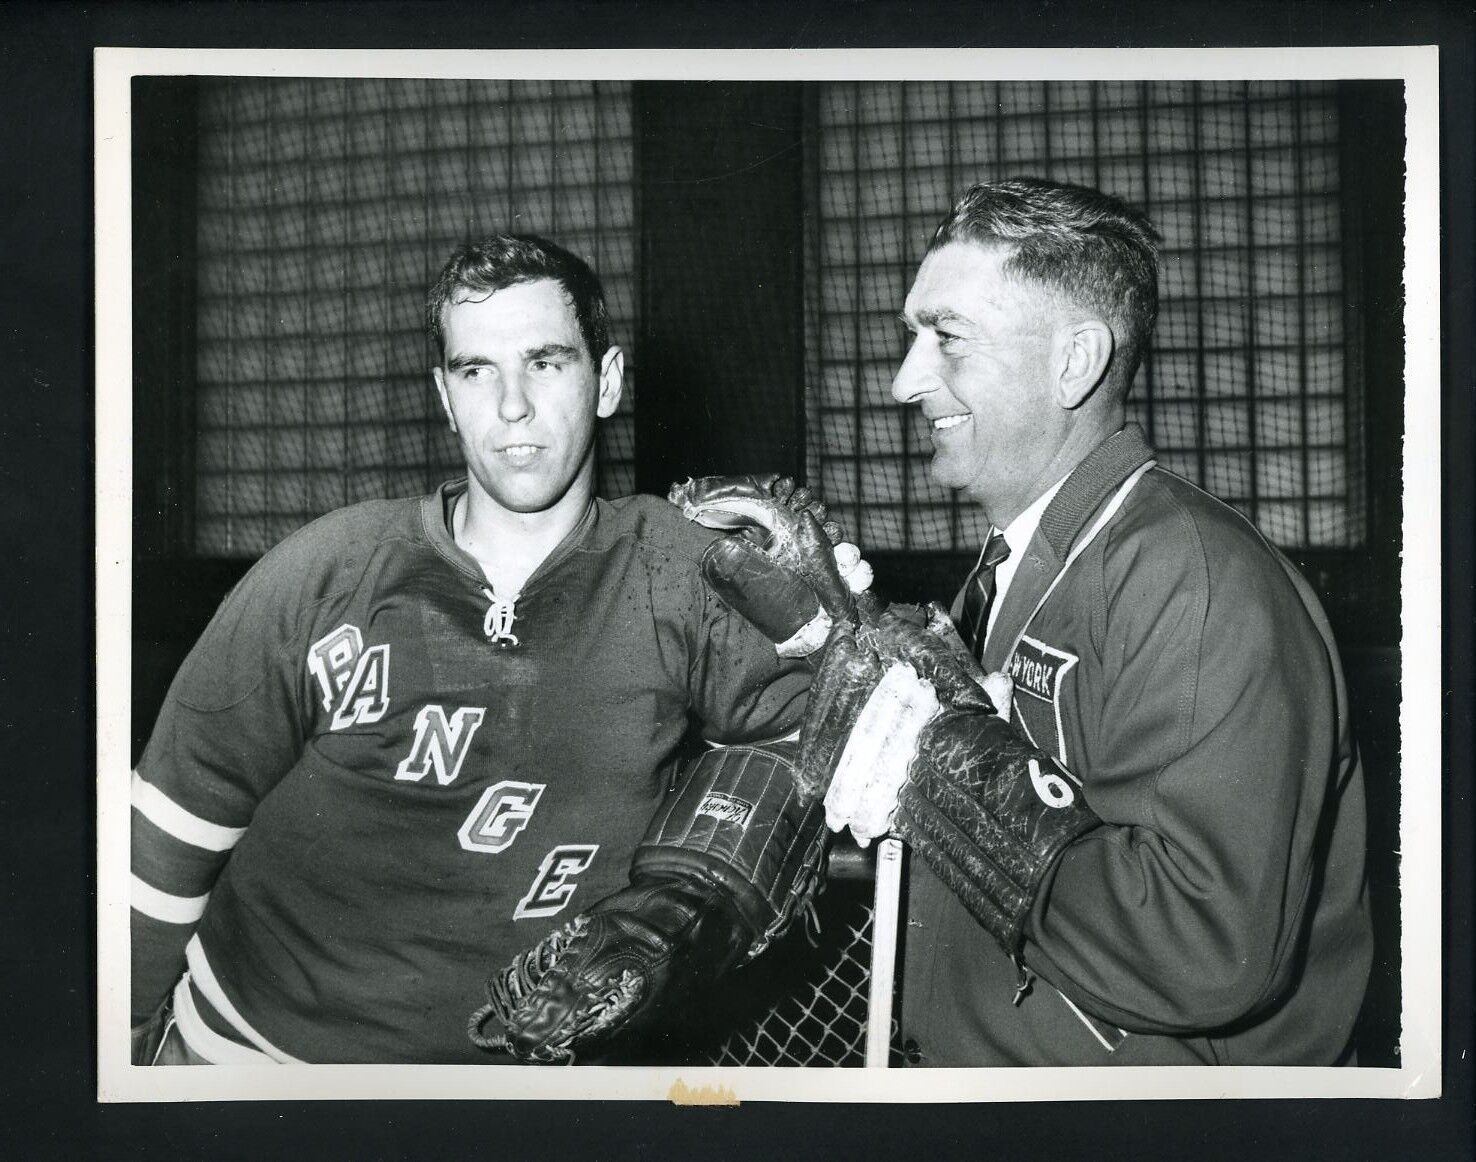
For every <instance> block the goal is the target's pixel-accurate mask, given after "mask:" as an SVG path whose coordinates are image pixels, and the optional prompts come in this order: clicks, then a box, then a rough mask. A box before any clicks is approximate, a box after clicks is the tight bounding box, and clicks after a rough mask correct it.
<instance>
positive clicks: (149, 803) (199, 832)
mask: <svg viewBox="0 0 1476 1162" xmlns="http://www.w3.org/2000/svg"><path fill="white" fill-rule="evenodd" d="M131 791H132V800H133V806H134V807H135V808H136V809H137V810H138V813H139V814H140V815H142V816H143V817H144V818H145V819H147V820H148V821H149V822H150V823H152V824H153V825H154V826H155V827H157V828H158V829H159V830H160V831H163V832H165V833H166V834H168V835H172V836H173V837H174V838H175V839H178V840H179V841H180V842H182V843H188V844H190V845H191V846H193V847H200V848H204V849H205V850H206V851H230V850H231V848H233V847H235V846H236V844H237V843H239V842H240V840H241V836H243V835H245V834H246V828H244V827H222V826H221V825H220V824H218V823H211V822H210V821H209V820H207V819H201V818H200V817H199V816H198V815H196V814H194V813H193V812H191V811H187V810H185V809H184V808H183V807H181V806H180V805H179V804H178V803H176V802H175V801H174V800H173V799H171V798H170V797H169V796H168V795H166V794H164V792H163V791H161V790H159V788H158V787H155V786H153V785H151V784H150V783H148V782H147V781H145V779H144V777H143V776H142V775H140V774H139V773H138V772H137V771H134V772H133V783H132V788H131Z"/></svg>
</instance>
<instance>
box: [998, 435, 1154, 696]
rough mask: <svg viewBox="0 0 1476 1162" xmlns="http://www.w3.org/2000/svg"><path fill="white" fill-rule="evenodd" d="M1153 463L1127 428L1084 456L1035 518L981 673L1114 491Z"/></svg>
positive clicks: (1018, 630)
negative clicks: (1033, 534)
mask: <svg viewBox="0 0 1476 1162" xmlns="http://www.w3.org/2000/svg"><path fill="white" fill-rule="evenodd" d="M1152 458H1153V449H1152V448H1150V447H1149V446H1148V441H1147V440H1146V439H1145V438H1144V436H1143V429H1142V428H1140V427H1138V426H1137V425H1136V424H1128V425H1127V426H1125V427H1124V428H1122V429H1121V430H1120V431H1117V432H1114V433H1113V434H1112V435H1111V436H1109V437H1107V439H1105V440H1103V441H1102V443H1100V444H1098V445H1097V446H1096V447H1095V448H1094V449H1092V451H1091V452H1089V453H1088V454H1087V456H1086V458H1085V459H1084V460H1082V462H1081V463H1080V464H1078V465H1077V466H1076V467H1075V468H1074V469H1073V470H1072V472H1071V475H1070V476H1068V477H1067V478H1066V482H1065V483H1064V484H1063V485H1061V489H1060V491H1059V492H1057V493H1056V495H1055V497H1054V498H1053V499H1052V500H1051V503H1050V504H1048V505H1047V506H1046V510H1045V512H1044V513H1042V514H1041V518H1040V527H1039V528H1037V529H1036V530H1035V536H1034V537H1032V538H1031V540H1030V544H1029V545H1028V546H1027V547H1026V549H1025V558H1024V560H1022V561H1021V562H1020V567H1019V568H1018V569H1017V570H1016V572H1015V579H1014V581H1012V582H1011V584H1010V588H1009V591H1008V592H1007V593H1006V594H1005V596H1004V604H1003V605H1002V606H1001V607H1000V610H999V616H998V617H997V618H996V619H995V622H994V626H993V629H992V630H991V631H990V634H989V643H988V645H987V646H986V647H985V650H984V669H985V670H986V671H990V672H992V671H995V670H998V669H1000V668H1001V667H1003V666H1004V665H1005V664H1006V662H1007V661H1008V658H1006V657H1004V656H1003V655H1004V653H1005V651H1006V650H1007V649H1009V647H1010V646H1011V645H1013V643H1014V642H1015V640H1016V639H1017V638H1018V637H1019V636H1020V634H1021V632H1022V631H1023V630H1024V629H1025V626H1026V623H1027V622H1028V621H1029V619H1030V617H1031V615H1032V613H1033V611H1034V609H1035V607H1036V604H1037V603H1038V602H1039V601H1040V598H1041V595H1042V594H1043V593H1045V591H1046V590H1047V589H1048V588H1049V587H1050V585H1051V582H1053V581H1054V580H1055V579H1056V576H1057V574H1059V573H1060V572H1061V569H1062V568H1063V566H1064V564H1065V561H1066V558H1067V556H1069V555H1070V553H1071V546H1072V545H1073V544H1074V543H1075V541H1076V538H1077V537H1078V536H1080V535H1081V533H1082V530H1083V529H1085V528H1086V526H1087V524H1088V523H1089V522H1090V521H1091V519H1092V517H1093V516H1094V515H1095V514H1096V512H1097V511H1098V510H1099V509H1100V508H1101V507H1102V505H1103V504H1105V503H1106V502H1107V500H1108V498H1109V497H1111V496H1112V494H1113V493H1114V492H1115V491H1116V490H1117V488H1118V487H1119V486H1120V485H1121V484H1122V482H1123V481H1124V480H1126V479H1127V478H1128V477H1129V476H1131V475H1132V474H1133V473H1134V472H1136V471H1137V470H1138V469H1139V468H1141V467H1142V466H1143V465H1144V464H1146V463H1147V462H1148V461H1149V460H1151V459H1152Z"/></svg>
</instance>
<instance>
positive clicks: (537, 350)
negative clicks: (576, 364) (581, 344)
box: [523, 343, 579, 360]
mask: <svg viewBox="0 0 1476 1162" xmlns="http://www.w3.org/2000/svg"><path fill="white" fill-rule="evenodd" d="M550 357H558V358H560V359H578V358H579V348H578V347H570V346H569V345H568V344H567V343H545V344H543V345H542V346H541V347H534V348H532V349H531V350H529V351H524V352H523V358H524V359H528V360H533V359H548V358H550Z"/></svg>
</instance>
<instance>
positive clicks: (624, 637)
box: [133, 483, 807, 1062]
mask: <svg viewBox="0 0 1476 1162" xmlns="http://www.w3.org/2000/svg"><path fill="white" fill-rule="evenodd" d="M463 488H464V484H461V483H455V484H451V485H447V486H445V487H443V488H442V489H441V490H440V491H439V492H438V493H436V494H435V495H433V496H430V497H426V498H423V499H420V500H412V501H399V502H374V503H370V504H365V505H359V506H355V507H353V508H350V509H345V510H342V511H340V512H338V513H333V514H330V515H329V516H327V517H324V518H322V519H321V520H319V521H317V522H315V523H314V524H312V525H310V526H308V527H307V528H306V529H304V530H302V531H300V532H299V533H297V534H296V535H294V536H293V537H291V538H289V539H288V540H287V541H285V542H284V543H283V544H282V545H280V546H279V547H278V548H277V549H275V550H273V552H272V553H270V554H268V555H267V557H265V558H264V559H263V560H262V561H261V562H260V563H259V564H258V565H257V566H256V567H255V568H254V569H253V570H252V571H251V573H250V574H248V576H247V577H246V578H245V579H244V580H243V581H242V582H241V584H240V585H239V586H238V587H237V589H236V590H235V591H234V592H233V593H232V594H231V596H230V597H229V598H228V599H227V601H226V602H225V604H224V605H223V606H222V608H221V610H220V612H219V613H218V614H217V615H216V617H215V619H214V621H213V622H212V623H211V625H210V627H209V628H208V629H207V631H206V633H205V634H204V636H203V637H202V639H201V641H200V643H199V644H198V645H197V647H196V648H195V650H194V651H193V652H192V654H191V655H190V657H189V659H188V660H187V661H186V662H185V664H184V666H183V667H182V668H181V671H180V673H179V675H178V677H177V678H176V680H175V683H174V685H173V687H172V688H171V691H170V694H169V698H168V700H167V702H166V705H165V707H164V709H163V710H162V712H161V714H160V717H159V721H158V724H157V726H156V729H155V732H154V735H153V737H152V739H151V741H150V744H149V746H148V749H147V751H146V753H145V755H144V758H143V761H142V762H141V764H140V768H139V772H138V775H137V778H136V780H135V796H134V803H135V808H136V809H135V812H134V827H133V839H134V842H133V857H134V897H133V899H134V985H135V991H134V1008H135V1017H136V1018H137V1017H139V1016H146V1015H147V1013H148V1011H150V1010H151V1009H152V1007H153V1006H154V1005H155V1004H157V1002H158V1000H159V999H160V998H161V997H162V996H163V995H164V993H165V992H166V991H167V990H168V988H169V987H170V986H171V985H172V984H173V983H174V978H175V977H177V976H178V973H179V970H180V968H181V966H182V964H183V961H184V949H185V946H186V943H187V942H190V940H191V937H192V936H194V937H195V938H196V939H195V940H194V942H193V943H192V944H191V946H190V955H189V969H190V987H191V989H192V994H191V997H190V1000H189V1002H187V1006H186V1007H189V1005H190V1004H193V1006H194V1008H195V1009H196V1010H198V1011H197V1013H194V1014H192V1015H191V1018H190V1019H191V1020H195V1019H197V1018H198V1020H199V1022H200V1023H202V1024H203V1025H205V1026H207V1027H208V1029H207V1031H205V1032H203V1033H200V1034H199V1036H198V1037H197V1039H199V1040H208V1039H209V1038H210V1037H211V1036H215V1035H219V1036H221V1037H223V1038H225V1039H227V1040H228V1041H230V1042H233V1043H237V1044H244V1045H249V1046H252V1047H254V1049H255V1050H256V1051H259V1052H262V1053H265V1054H266V1055H267V1056H268V1057H273V1058H276V1059H278V1060H288V1059H296V1060H306V1061H344V1062H346V1061H426V1062H455V1061H485V1060H486V1058H485V1056H484V1055H483V1054H481V1053H480V1052H479V1051H478V1050H477V1049H476V1048H475V1047H474V1046H472V1045H471V1043H470V1042H469V1041H468V1040H467V1038H466V1036H465V1032H464V1027H465V1022H466V1015H467V1014H468V1013H470V1012H471V1011H472V1010H473V1009H475V1008H476V1007H477V1006H478V1005H479V1004H480V1003H481V1000H482V997H481V989H482V981H483V980H484V978H485V976H486V974H487V972H488V970H489V969H490V968H491V967H493V966H495V965H497V964H500V963H502V962H505V961H506V960H508V959H510V958H511V957H512V956H513V955H514V954H515V953H516V952H518V951H519V950H521V949H522V948H525V947H527V946H528V945H530V944H532V943H533V942H534V941H536V940H538V939H539V938H540V937H542V936H543V935H544V934H545V933H546V932H547V931H548V930H549V929H550V928H551V927H553V926H555V925H557V924H560V923H563V922H564V921H566V920H568V919H569V918H570V917H571V916H572V915H574V914H575V913H577V912H578V911H580V910H582V909H583V908H585V907H588V906H589V905H591V904H593V903H595V902H596V901H597V900H599V899H600V898H602V897H603V896H605V895H608V894H609V893H611V892H613V891H615V890H617V889H619V888H621V887H623V886H624V885H625V882H626V877H627V873H628V867H629V862H630V857H631V855H632V853H633V851H634V849H635V846H636V844H637V843H638V842H639V840H640V838H641V836H642V835H643V834H644V832H645V829H646V826H647V823H648V822H649V820H650V818H651V816H652V814H653V813H654V812H655V810H656V808H657V806H658V804H659V802H660V800H661V798H662V797H663V794H664V793H665V791H666V789H667V787H668V785H669V780H670V776H671V773H672V770H673V768H674V764H675V756H676V753H677V750H678V747H679V745H680V743H681V740H682V737H683V735H684V733H685V732H686V730H687V728H688V721H689V715H691V716H694V717H695V718H696V719H697V720H698V721H700V722H701V723H702V724H703V726H704V731H705V733H706V734H707V736H708V737H709V738H711V739H713V740H715V741H722V742H742V741H751V740H755V739H759V738H765V737H772V736H774V735H776V734H782V733H785V732H787V731H789V730H790V729H792V728H793V727H794V726H795V725H796V724H797V723H798V719H799V714H800V711H801V710H802V706H803V697H804V690H805V688H806V685H807V678H806V676H805V675H804V673H803V672H802V671H801V670H800V669H799V667H797V666H796V665H794V664H793V663H789V662H785V661H782V660H780V659H777V658H776V657H775V655H774V650H773V647H772V646H771V645H770V644H769V642H768V641H767V640H766V639H764V638H763V637H762V636H761V635H759V634H758V632H757V631H755V630H753V629H752V628H751V627H749V626H748V625H747V623H746V622H744V621H743V620H742V619H741V618H739V617H737V616H736V615H732V614H730V613H729V612H728V611H727V609H726V608H725V607H723V606H722V605H720V604H719V603H718V602H717V600H716V598H715V597H713V596H712V594H711V593H710V592H708V590H707V589H706V586H705V582H704V581H703V580H702V577H701V572H700V569H699V567H698V562H699V561H700V558H701V554H702V551H703V550H704V549H705V547H706V545H707V543H708V542H709V540H710V539H711V535H712V534H709V533H707V532H705V531H704V530H701V529H698V528H697V527H696V526H693V525H691V524H689V523H688V522H686V521H685V520H683V519H682V518H681V517H680V514H679V513H677V512H676V510H675V509H672V508H671V507H670V506H669V505H667V504H665V503H664V502H662V501H658V500H655V499H653V498H650V497H634V498H630V499H628V500H626V501H621V502H615V503H606V502H603V501H596V502H595V503H594V505H593V506H592V507H591V509H590V511H589V512H588V514H587V515H586V517H585V518H584V519H583V521H582V522H581V524H580V525H579V526H578V528H576V529H575V530H574V531H573V532H572V533H571V534H570V536H569V537H568V538H566V540H565V542H564V543H563V544H562V545H561V546H560V547H559V548H558V549H556V550H555V552H554V553H553V554H552V555H551V556H550V557H549V559H548V560H547V561H545V562H544V563H543V565H542V566H540V567H539V569H538V570H537V571H536V572H535V573H534V574H533V576H532V577H530V578H529V580H528V583H527V584H526V585H525V586H524V588H523V592H522V593H521V594H520V595H519V596H518V598H517V599H516V602H515V603H514V602H507V601H501V600H499V599H498V598H497V597H495V595H493V594H492V593H491V591H490V590H489V589H488V588H487V585H486V580H485V578H484V577H483V576H482V574H481V573H480V571H479V570H478V568H477V566H476V565H475V563H474V562H473V561H472V560H471V558H469V557H467V556H466V555H465V554H464V553H462V552H461V551H460V550H459V549H458V548H457V546H456V545H455V543H454V542H453V541H452V539H451V537H450V535H449V533H448V532H447V527H446V519H445V513H446V512H447V511H448V505H449V504H450V503H452V502H453V501H454V499H455V497H456V495H457V494H458V493H459V492H460V491H461V490H462V489H463ZM177 1007H178V1006H177ZM186 1032H187V1033H188V1030H186Z"/></svg>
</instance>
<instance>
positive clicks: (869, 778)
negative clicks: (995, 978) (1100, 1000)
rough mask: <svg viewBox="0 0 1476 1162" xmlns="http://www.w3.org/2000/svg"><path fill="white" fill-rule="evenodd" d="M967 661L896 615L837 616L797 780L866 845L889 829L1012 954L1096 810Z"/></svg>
mask: <svg viewBox="0 0 1476 1162" xmlns="http://www.w3.org/2000/svg"><path fill="white" fill-rule="evenodd" d="M970 666H973V663H972V660H971V659H970V660H969V661H968V662H965V661H964V660H963V659H962V658H961V657H960V655H959V654H958V652H957V650H956V649H954V648H953V647H952V646H950V644H949V643H948V642H947V641H946V640H945V639H944V638H942V637H940V636H939V635H938V634H937V633H935V632H932V631H930V630H928V629H924V628H922V627H919V626H917V625H915V624H913V623H911V622H908V621H907V620H905V619H903V618H899V617H897V616H895V615H894V614H891V613H887V614H884V615H882V617H881V618H880V621H879V624H878V625H877V626H876V627H875V628H867V627H863V628H862V629H861V630H860V631H859V633H856V634H853V633H852V632H851V631H850V630H849V629H848V627H843V626H838V627H837V630H836V633H835V634H834V635H833V641H832V645H831V646H830V648H829V649H828V650H827V654H826V659H825V663H824V665H823V666H822V667H821V670H820V673H819V674H818V675H817V676H816V680H815V684H814V687H813V688H812V690H811V694H810V709H809V712H808V714H807V717H806V722H805V726H804V730H803V732H802V734H801V744H800V745H801V758H800V762H799V764H798V766H799V778H800V785H801V787H802V788H803V789H804V790H805V792H807V793H808V794H812V795H813V794H817V793H821V792H823V793H824V794H825V803H826V806H827V811H828V814H829V817H830V825H831V826H832V827H833V828H835V829H837V830H839V829H840V828H841V827H844V826H851V827H852V830H853V832H855V833H856V837H857V839H858V840H861V841H862V842H866V841H868V840H869V839H870V838H873V837H875V836H876V835H878V834H882V833H884V832H885V831H886V830H887V829H888V827H889V826H890V829H891V830H892V831H893V832H894V833H895V834H897V835H898V836H900V837H901V838H902V839H904V840H905V841H906V842H907V843H908V845H909V846H910V847H911V848H912V850H913V851H914V852H915V853H916V854H917V855H918V856H920V857H921V858H922V859H923V860H925V861H926V862H927V864H928V865H929V866H930V867H931V868H932V869H933V871H934V872H935V873H936V874H937V876H938V878H939V879H940V880H942V881H943V883H944V884H946V885H947V886H948V888H949V889H950V890H951V891H952V892H953V893H954V894H955V895H956V896H958V898H959V900H960V901H961V902H962V903H963V904H964V906H965V907H966V908H968V910H969V912H970V913H971V914H972V915H973V916H974V918H975V919H976V920H978V922H979V923H980V924H981V925H983V927H984V928H985V929H986V930H987V931H988V932H989V933H990V934H991V935H992V936H993V937H994V938H995V939H996V940H997V941H998V942H999V944H1000V945H1001V947H1003V948H1004V950H1005V951H1006V952H1007V953H1009V954H1010V955H1011V956H1012V957H1016V958H1018V956H1019V952H1020V945H1021V941H1022V933H1021V930H1022V926H1023V924H1024V922H1025V917H1026V916H1027V915H1028V914H1029V912H1030V910H1031V908H1032V907H1033V905H1034V903H1035V900H1036V897H1037V896H1038V895H1039V893H1040V891H1041V889H1042V886H1043V885H1044V883H1045V881H1046V878H1047V876H1048V875H1049V874H1050V872H1051V869H1052V868H1053V867H1054V866H1055V863H1056V860H1057V859H1058V858H1059V857H1060V855H1061V853H1062V851H1064V850H1065V848H1066V847H1067V845H1068V844H1070V843H1072V842H1073V841H1074V840H1075V839H1077V838H1078V837H1079V836H1081V835H1083V834H1085V833H1086V832H1087V831H1090V830H1091V829H1092V828H1094V827H1096V826H1097V825H1098V823H1099V822H1100V820H1099V819H1098V818H1097V816H1096V815H1095V813H1093V811H1092V810H1091V808H1090V807H1088V806H1087V804H1086V801H1085V800H1084V799H1083V798H1082V796H1081V792H1080V788H1079V787H1077V786H1074V785H1073V783H1072V781H1071V780H1070V776H1068V775H1067V774H1066V773H1065V772H1064V771H1062V770H1061V768H1060V767H1058V766H1057V765H1056V763H1055V762H1054V761H1053V760H1052V759H1051V758H1050V756H1049V755H1047V754H1045V753H1044V752H1043V751H1041V750H1040V749H1039V748H1037V747H1035V746H1034V745H1032V744H1031V743H1030V742H1028V741H1027V740H1026V739H1025V738H1023V737H1022V736H1021V735H1020V733H1019V732H1018V731H1017V730H1016V729H1015V728H1014V727H1013V726H1011V725H1010V724H1009V723H1008V722H1007V721H1006V720H1004V719H1003V718H1000V717H999V716H998V715H997V714H996V713H995V708H994V706H993V704H992V703H991V702H990V701H989V699H988V697H987V695H986V694H985V692H984V689H983V686H982V679H983V675H982V673H975V672H971V671H970V669H969V667H970ZM973 668H974V670H977V667H973ZM1024 979H1025V978H1024V976H1023V974H1022V984H1023V982H1024Z"/></svg>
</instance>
